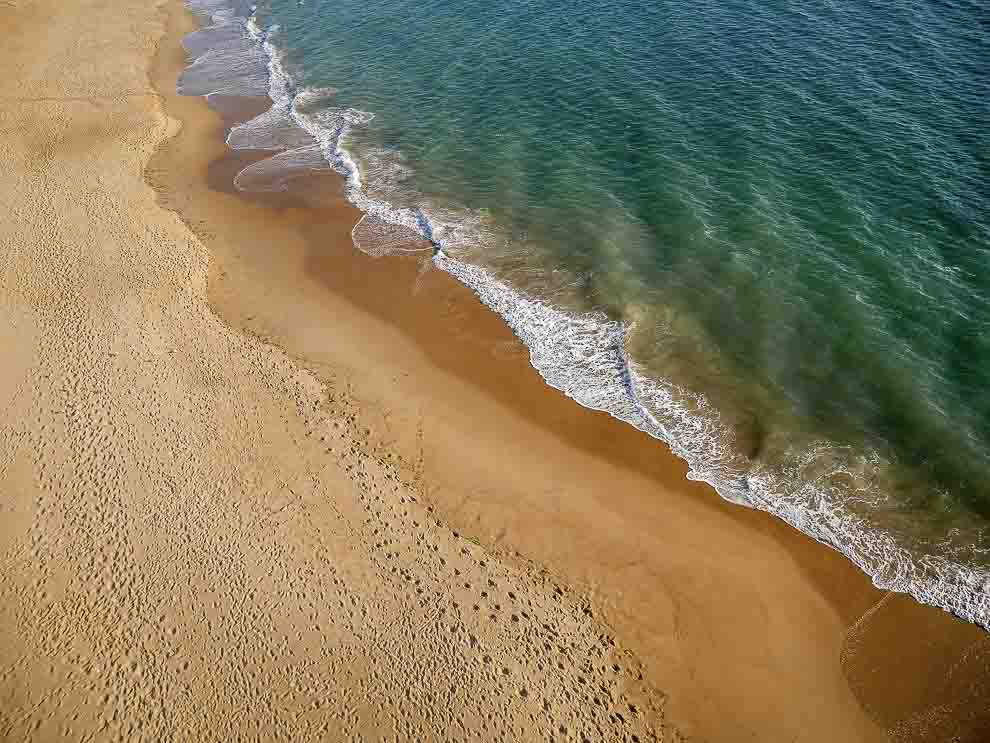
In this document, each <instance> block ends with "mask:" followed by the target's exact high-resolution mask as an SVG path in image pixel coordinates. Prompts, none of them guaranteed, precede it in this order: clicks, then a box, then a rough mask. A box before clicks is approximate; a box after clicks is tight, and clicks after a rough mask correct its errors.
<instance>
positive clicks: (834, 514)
mask: <svg viewBox="0 0 990 743" xmlns="http://www.w3.org/2000/svg"><path fill="white" fill-rule="evenodd" d="M187 4H188V5H189V7H190V8H191V9H192V10H193V11H194V12H195V13H197V14H199V15H200V16H203V17H204V18H205V19H206V22H205V23H204V28H203V29H202V30H201V31H197V32H195V33H193V34H190V36H189V37H187V39H186V40H185V42H184V43H185V45H186V48H187V51H188V52H189V54H190V57H191V58H192V62H191V64H190V66H189V68H188V69H187V70H186V72H185V73H184V74H183V76H182V77H181V78H180V81H179V86H178V88H179V92H180V93H182V94H184V95H202V96H207V97H208V96H210V95H213V94H227V95H263V94H266V95H268V96H269V97H270V98H271V100H272V107H271V109H270V110H269V111H267V112H265V113H264V114H262V115H260V116H258V117H257V118H255V119H253V120H251V121H249V122H247V123H245V124H243V125H241V126H239V127H235V128H234V129H233V130H232V131H231V133H230V136H229V137H228V142H227V143H228V145H229V146H230V147H232V148H234V149H241V148H258V149H269V150H274V151H279V154H278V155H276V156H275V157H273V158H271V159H269V160H267V161H263V164H259V166H260V167H256V166H252V168H249V169H246V170H245V171H242V173H241V174H239V175H238V176H237V178H236V179H235V184H236V185H237V186H238V188H241V189H242V190H279V189H280V188H282V187H283V186H284V182H285V180H286V179H287V178H290V177H291V174H292V173H293V172H298V171H300V170H302V171H311V170H314V169H320V168H327V167H331V168H333V169H334V170H336V171H337V172H338V173H340V174H341V175H342V176H343V177H344V178H345V179H346V194H347V197H348V199H349V200H350V201H351V202H352V203H353V204H354V205H355V206H356V207H358V208H359V209H360V210H361V211H362V212H364V214H365V218H364V219H362V220H361V222H359V224H358V225H357V226H356V227H355V231H354V237H355V244H356V246H357V247H359V248H361V242H360V240H359V230H360V229H363V226H364V227H366V226H367V225H366V220H372V221H373V222H374V223H375V224H376V225H384V226H386V227H388V228H394V229H396V230H398V231H399V233H400V238H402V237H404V238H405V239H406V240H407V241H409V240H410V239H412V238H415V239H419V240H426V241H428V242H429V243H430V244H432V246H433V263H434V265H435V266H436V267H437V268H439V269H440V270H443V271H445V272H447V273H448V274H450V275H452V276H453V277H455V278H456V279H458V280H459V281H460V282H462V283H463V284H465V285H466V286H468V287H469V288H470V289H472V290H473V291H474V292H475V293H476V294H477V295H478V297H479V298H480V300H481V301H482V302H483V303H484V304H485V305H486V306H487V307H489V308H490V309H492V310H493V311H495V312H496V313H498V314H499V315H500V316H501V317H502V318H503V319H504V320H505V322H506V323H507V324H508V325H509V327H510V328H511V329H512V330H513V332H514V333H515V334H516V335H517V336H518V337H519V338H520V340H521V341H522V342H523V343H524V344H525V345H526V346H527V348H528V349H529V354H530V362H531V364H532V365H533V367H534V368H535V369H536V370H537V371H538V372H539V373H540V375H541V376H542V377H543V379H544V380H545V381H546V383H547V384H548V385H550V386H552V387H554V388H556V389H558V390H561V391H562V392H563V393H564V394H566V395H567V396H568V397H570V398H572V399H573V400H575V401H576V402H578V403H579V404H581V405H583V406H585V407H588V408H591V409H594V410H600V411H604V412H607V413H609V414H610V415H612V416H613V417H615V418H618V419H619V420H621V421H623V422H625V423H628V424H630V425H632V426H634V427H635V428H637V429H638V430H640V431H643V432H644V433H647V434H648V435H650V436H652V437H653V438H656V439H658V440H660V441H662V442H664V443H665V444H666V445H667V446H669V447H670V449H671V451H672V452H673V453H674V454H675V455H677V456H678V457H679V458H681V459H683V460H684V461H685V462H686V463H687V464H688V467H689V474H688V477H689V478H690V479H692V480H699V481H703V482H706V483H708V484H709V485H711V486H712V487H713V488H714V489H715V491H716V492H717V493H718V494H719V495H720V496H721V497H722V498H724V499H725V500H728V501H730V502H732V503H735V504H739V505H745V506H748V507H752V508H757V509H759V510H762V511H766V512H768V513H770V514H772V515H774V516H777V517H778V518H780V519H782V520H783V521H785V522H786V523H788V524H789V525H791V526H792V527H794V528H796V529H798V530H799V531H801V532H803V533H805V534H807V535H809V536H811V537H813V538H814V539H816V540H817V541H819V542H821V543H823V544H825V545H828V546H830V547H832V548H833V549H836V550H838V551H839V552H841V553H842V554H844V555H845V556H846V557H847V558H849V559H850V560H852V562H854V563H855V564H856V565H857V566H858V567H859V568H860V569H862V570H863V571H864V572H865V573H867V575H869V576H870V577H871V579H872V581H873V583H874V585H876V586H877V587H878V588H881V589H884V590H890V591H896V592H900V593H906V594H910V595H912V596H913V597H914V598H916V599H917V600H919V601H921V602H923V603H926V604H930V605H932V606H936V607H939V608H942V609H944V610H946V611H949V612H951V613H953V614H955V615H956V616H959V617H961V618H963V619H965V620H967V621H970V622H973V623H974V624H977V625H979V626H981V627H983V628H984V629H987V630H990V571H987V570H982V569H975V568H972V567H969V566H966V565H963V564H960V563H958V562H956V561H953V560H952V559H949V558H946V557H942V556H923V557H918V556H916V555H913V554H911V553H910V552H909V551H908V550H907V549H905V548H904V547H902V546H900V545H899V544H898V543H897V542H896V541H895V539H894V538H893V537H892V536H890V535H888V534H886V533H883V532H881V531H878V530H876V529H873V528H872V527H870V526H869V525H868V524H866V523H865V521H864V520H863V519H862V518H861V517H859V516H857V515H856V514H854V513H852V512H851V511H850V510H849V508H848V507H846V506H845V505H844V504H843V503H841V502H840V501H839V500H838V498H837V497H836V496H835V493H834V492H832V491H831V490H830V489H829V488H828V487H826V486H825V485H824V480H825V479H826V477H827V476H830V475H835V474H837V473H843V472H848V474H849V475H850V476H851V477H854V476H855V473H854V472H852V471H851V470H843V468H842V467H843V465H842V463H837V464H836V465H835V466H834V468H833V469H832V470H831V471H829V472H828V473H827V474H826V475H825V476H819V477H817V478H814V479H806V478H802V477H800V476H799V473H797V472H795V473H791V474H793V475H794V476H793V477H790V478H781V477H780V476H779V475H776V474H772V473H770V472H769V471H761V470H760V469H748V470H746V469H744V468H742V467H740V466H738V464H737V463H736V462H734V460H733V457H732V456H731V454H730V453H728V452H727V451H725V449H724V447H723V444H722V443H720V442H724V441H725V440H726V432H725V430H724V427H722V426H721V424H720V422H719V419H718V414H717V412H716V411H713V410H711V408H710V406H708V405H707V403H706V401H705V399H704V398H703V397H700V396H696V395H692V394H690V393H688V392H687V391H685V390H683V389H681V388H679V387H677V386H676V385H674V384H672V383H670V382H667V381H664V380H662V379H657V378H655V377H651V376H647V375H646V374H645V373H644V372H643V371H642V369H640V368H639V367H638V366H637V365H636V363H635V362H634V361H632V360H631V359H630V358H629V356H628V354H627V353H626V339H627V337H628V334H629V331H630V328H628V327H627V326H625V325H623V324H622V323H619V322H616V321H612V320H610V319H608V318H607V317H605V316H604V315H600V314H575V313H571V312H565V311H561V310H559V309H556V308H554V307H552V306H550V305H548V304H546V303H545V302H542V301H540V300H539V299H535V298H533V297H529V296H527V295H525V294H524V293H522V292H520V291H518V290H516V289H514V288H512V287H510V286H509V285H507V284H506V283H504V282H503V281H500V280H499V279H497V278H495V277H494V276H493V275H492V274H491V273H489V272H487V271H486V270H485V269H483V268H481V267H479V266H476V265H472V264H469V263H465V262H462V261H459V260H457V259H455V258H454V257H452V256H451V255H450V253H449V250H445V247H448V246H447V241H448V239H449V237H448V235H449V234H450V232H449V230H446V229H445V227H444V225H443V224H438V223H436V222H435V221H434V220H432V219H431V215H430V214H428V213H427V212H425V211H424V210H422V209H396V208H393V207H392V206H391V205H390V204H388V203H387V202H385V201H382V200H377V199H374V198H371V197H369V196H368V194H367V189H366V188H365V184H364V183H363V181H362V175H361V172H360V169H359V168H358V166H357V164H356V162H355V159H354V158H353V157H352V156H351V154H350V153H349V152H348V150H347V148H346V142H345V140H346V137H347V134H348V132H349V131H351V130H352V129H353V128H354V127H356V126H361V125H362V124H365V123H367V122H368V121H370V120H371V117H372V115H371V114H368V113H365V112H361V111H356V110H354V109H342V108H331V107H326V108H323V109H318V108H317V107H316V106H314V105H313V103H314V102H315V101H320V100H328V99H332V96H333V91H330V90H312V89H298V88H297V87H296V86H295V85H294V83H293V80H292V79H291V77H290V76H289V74H288V73H287V72H286V70H285V68H284V66H283V64H282V61H281V56H280V52H279V50H278V49H277V48H276V47H275V46H274V45H273V43H272V41H271V36H270V32H271V29H268V30H263V29H261V28H260V27H259V26H258V23H257V21H256V18H255V16H254V15H253V8H244V7H241V8H237V7H235V6H234V0H187ZM249 171H250V172H249ZM396 242H401V239H400V240H397V241H396ZM816 454H817V453H816V452H814V451H811V452H807V453H806V455H805V457H806V463H808V464H810V463H811V462H812V461H813V460H814V459H815V457H816ZM801 474H803V473H801Z"/></svg>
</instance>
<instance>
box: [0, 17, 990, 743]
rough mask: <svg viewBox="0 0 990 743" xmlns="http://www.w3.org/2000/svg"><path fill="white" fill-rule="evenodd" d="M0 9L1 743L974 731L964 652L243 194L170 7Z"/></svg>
mask: <svg viewBox="0 0 990 743" xmlns="http://www.w3.org/2000/svg"><path fill="white" fill-rule="evenodd" d="M56 9H57V10H56ZM0 18H2V19H3V20H4V21H5V23H10V24H14V26H15V27H16V28H17V30H18V31H19V32H20V34H21V38H23V39H24V42H23V43H22V44H21V45H19V46H18V47H17V49H15V51H14V54H13V55H12V59H13V60H14V66H15V69H16V70H18V71H23V72H24V74H23V75H22V76H21V85H20V86H18V89H16V90H14V89H9V90H5V91H4V93H3V97H4V100H3V101H0V112H2V118H0V121H2V122H3V124H4V129H5V138H6V143H5V145H3V146H4V147H5V149H6V151H5V154H6V155H8V157H5V158H4V160H5V162H10V163H11V164H12V165H11V168H10V172H11V173H13V174H15V175H16V176H17V177H15V178H11V177H9V176H8V177H7V178H5V179H4V180H2V181H0V189H3V193H4V202H5V203H10V204H13V205H14V211H13V213H14V214H15V219H14V220H13V221H12V223H11V224H8V225H6V226H5V227H3V228H0V238H2V241H3V243H4V246H5V247H10V246H18V247H19V249H18V250H13V251H12V252H8V255H12V256H13V257H11V258H8V261H9V263H8V265H9V266H11V268H10V269H9V270H8V271H6V272H5V273H4V274H3V277H4V282H5V284H4V290H5V291H4V296H5V297H8V298H9V299H8V300H7V302H6V303H5V304H4V305H3V312H2V315H0V316H2V318H3V319H4V321H5V322H4V324H3V326H2V327H3V334H4V336H5V337H8V336H9V337H10V339H11V342H10V346H11V347H15V348H17V349H19V351H18V353H16V354H14V355H13V356H12V360H11V362H9V363H8V365H7V368H6V369H5V370H4V376H3V377H2V378H0V392H2V397H0V402H2V403H3V407H0V409H2V410H5V411H6V412H5V413H4V417H3V419H2V421H0V422H2V424H3V429H2V433H3V441H4V442H5V446H4V449H3V450H4V451H7V452H10V453H11V454H10V456H8V458H7V459H6V460H4V461H3V465H4V466H3V468H0V477H3V478H4V481H5V482H6V483H7V486H8V487H7V488H6V489H5V490H6V491H7V492H10V493H15V494H16V497H13V498H11V499H9V501H8V503H7V504H6V505H7V510H8V512H9V513H10V514H11V515H12V516H11V518H9V519H7V520H6V523H7V528H6V530H5V532H4V534H5V536H4V541H3V547H4V554H5V560H6V562H7V567H8V568H9V569H8V570H7V571H6V573H5V574H6V575H7V576H8V577H7V578H5V579H4V580H3V581H2V583H0V599H2V605H3V607H4V609H3V611H4V612H5V618H4V623H3V625H2V626H3V630H2V633H0V661H2V668H3V672H2V674H0V695H2V696H0V699H3V700H4V703H3V704H2V705H0V710H2V711H0V733H2V735H3V736H5V737H10V738H12V739H23V738H26V737H29V736H30V734H31V733H32V730H35V736H36V737H37V738H38V739H50V738H51V737H53V736H54V735H55V734H56V733H57V732H63V733H64V728H71V731H72V734H71V735H67V737H70V738H72V737H79V738H82V737H86V736H96V737H97V738H100V737H110V736H109V733H111V732H116V733H121V734H122V735H124V737H141V736H142V735H144V736H146V737H151V738H158V739H160V738H161V737H162V736H163V735H168V736H173V737H181V738H186V739H189V738H192V739H199V738H221V737H229V736H231V735H237V734H244V735H260V737H263V738H270V737H277V736H283V737H291V738H293V739H303V738H311V737H314V738H315V737H322V738H323V739H327V738H328V737H329V739H342V738H343V737H344V736H345V735H346V734H357V735H360V736H364V738H363V739H373V738H374V739H378V737H380V736H381V735H391V736H397V737H398V738H400V739H412V738H415V737H416V736H420V737H422V738H424V739H431V740H450V739H471V738H475V739H481V740H492V739H513V740H547V739H550V736H554V737H555V739H561V740H567V739H572V740H580V739H581V736H582V735H585V736H587V737H588V739H591V740H632V739H633V738H632V735H633V734H636V735H638V736H640V739H644V740H646V739H650V738H651V737H654V738H656V739H668V740H674V739H677V737H678V736H679V735H681V734H683V735H685V736H686V737H689V738H691V739H695V740H711V741H743V740H760V741H791V740H799V741H883V740H893V741H928V740H931V741H942V740H951V739H953V736H956V737H957V739H958V740H963V741H974V742H976V741H980V740H983V739H984V737H983V736H984V735H985V733H986V732H987V730H990V721H988V720H987V708H988V704H987V700H988V699H990V689H988V688H987V681H986V680H987V678H990V672H988V663H990V660H988V659H990V644H988V642H987V636H986V634H985V633H983V632H982V631H980V630H978V629H976V628H974V627H971V626H969V625H965V624H963V623H961V622H958V621H957V620H955V619H953V618H951V617H949V616H948V615H946V614H944V613H942V612H939V611H937V610H934V609H930V608H927V607H921V606H919V605H917V604H915V603H914V602H913V601H911V600H910V599H906V598H904V597H896V596H895V597H887V596H885V595H884V594H882V593H880V592H878V591H877V590H876V589H874V588H873V587H872V586H871V585H870V584H869V581H868V580H867V579H866V577H865V576H863V575H862V574H861V573H859V572H858V571H857V570H856V569H855V568H854V567H853V566H852V565H851V564H849V563H848V562H847V561H846V560H845V559H844V558H842V557H841V556H840V555H838V554H837V553H835V552H833V551H831V550H829V549H827V548H824V547H822V546H821V545H818V544H817V543H815V542H814V541H812V540H810V539H808V538H806V537H804V536H802V535H800V534H798V533H796V532H794V531H793V530H790V529H789V528H787V527H785V526H784V525H783V524H781V523H779V522H777V521H775V520H774V519H772V518H770V517H768V516H766V515H765V514H761V513H756V512H752V511H748V510H745V509H741V508H738V507H733V506H730V505H728V504H726V503H724V502H723V501H721V500H720V499H718V497H717V496H716V495H715V494H714V493H713V492H712V491H711V489H710V488H708V487H707V486H704V485H701V484H698V483H691V482H689V481H687V480H686V479H685V467H684V465H683V463H681V462H680V461H679V460H677V459H676V458H674V457H673V456H671V455H670V453H669V452H668V451H666V450H665V449H664V448H663V447H661V446H660V445H659V444H658V443H657V442H655V441H653V440H651V439H649V438H648V437H646V436H645V435H643V434H640V433H638V432H636V431H634V430H633V429H631V428H629V427H628V426H625V425H623V424H620V423H618V422H617V421H614V420H613V419H611V418H609V417H608V416H606V415H604V414H601V413H595V412H592V411H588V410H585V409H583V408H580V407H579V406H578V405H576V404H575V403H573V402H572V401H571V400H569V399H567V398H566V397H564V396H563V395H562V394H560V393H558V392H556V391H554V390H552V389H549V388H547V387H546V386H545V385H544V384H543V382H542V380H541V379H540V377H539V375H538V374H537V373H536V372H535V371H534V370H533V369H532V368H531V367H530V366H529V365H528V363H527V358H526V353H525V349H523V348H522V347H521V345H520V344H519V343H518V342H517V341H516V340H515V339H514V338H513V337H512V335H511V333H510V332H509V331H508V329H507V328H506V327H505V326H504V324H503V323H502V322H501V320H500V319H499V318H498V317H496V316H495V315H493V314H492V313H490V312H488V311H487V310H486V309H485V308H484V307H483V306H481V304H480V303H479V302H478V301H477V299H476V298H475V297H473V295H471V293H470V292H469V291H467V290H466V289H465V288H464V287H462V286H460V285H459V284H457V283H456V282H454V281H453V279H451V278H450V277H449V276H448V275H446V274H444V273H442V272H439V271H437V270H434V269H432V267H431V265H430V263H429V262H428V261H424V260H422V259H418V258H415V257H413V258H383V259H372V258H369V257H367V256H364V255H361V254H359V253H357V252H356V251H355V250H354V249H353V248H352V246H351V243H350V229H351V227H352V225H353V224H354V223H355V222H356V221H357V219H358V218H359V217H360V215H359V214H358V213H357V212H355V211H354V210H353V208H352V207H351V206H350V205H349V204H347V203H346V202H345V201H343V199H342V198H341V197H340V188H341V183H340V179H339V178H337V177H335V176H314V177H312V178H309V179H307V180H306V181H305V182H298V183H297V184H296V186H297V188H296V190H295V193H294V194H287V195H284V196H281V197H278V198H245V197H243V196H242V195H238V194H236V193H234V191H233V189H232V187H231V185H230V181H231V178H232V177H233V175H234V174H236V172H237V171H238V170H239V168H240V167H241V166H243V164H244V158H257V157H261V156H262V154H261V153H246V154H243V155H238V156H237V158H236V159H237V162H235V161H234V160H232V159H231V157H230V156H229V154H228V153H227V151H226V148H225V147H224V145H223V131H224V121H223V119H222V118H221V117H220V116H219V115H218V114H217V113H216V112H215V111H213V110H211V109H210V108H209V107H208V106H207V105H206V104H205V102H204V101H203V100H201V99H189V98H181V97H179V96H176V95H175V94H174V88H175V80H176V76H177V74H178V73H179V71H180V70H181V68H182V65H183V64H184V55H183V53H182V50H181V48H180V46H179V39H180V38H181V35H182V34H183V33H185V32H187V31H189V30H191V29H192V28H193V20H192V18H191V17H190V16H189V15H188V14H187V13H185V12H184V11H183V10H182V8H181V7H180V5H179V3H177V2H172V1H170V2H165V3H162V4H161V7H160V8H159V9H152V8H147V7H144V6H143V5H141V4H136V3H135V4H128V5H126V7H125V8H124V9H123V10H122V9H121V8H118V7H114V8H109V7H106V6H103V5H101V4H99V3H96V2H73V3H60V4H58V5H56V4H54V3H52V4H48V3H44V2H36V3H18V4H15V5H14V6H9V7H8V6H3V7H0ZM111 19H113V20H114V21H116V22H117V23H116V25H115V24H114V23H112V22H111ZM32 34H34V36H32ZM39 38H41V39H47V43H48V44H50V45H51V47H50V48H49V47H46V46H45V45H44V44H39V43H38V41H37V39H39ZM69 38H72V39H81V40H83V41H85V42H87V43H81V42H77V43H75V44H68V43H66V42H65V40H66V39H69ZM32 39H34V41H32ZM97 40H98V41H99V43H95V42H96V41H97ZM159 42H160V43H159ZM107 47H111V48H112V49H113V50H114V55H116V56H108V55H107V52H106V49H107ZM109 59H113V60H114V61H113V64H112V65H110V64H109V62H108V60H109ZM42 60H46V61H45V62H44V63H42ZM47 60H55V61H54V62H52V61H47ZM128 65H129V66H130V67H129V66H128ZM131 68H133V70H132V71H131V72H130V73H129V72H128V70H129V69H131ZM67 71H70V72H71V74H69V75H67V74H66V72H67ZM149 74H150V77H151V83H152V85H153V88H152V87H150V86H149V84H148V81H147V79H146V76H147V75H149ZM128 75H132V76H133V77H128ZM49 76H51V77H49ZM15 77H17V76H16V75H15ZM25 80H26V81H27V82H26V84H25V83H24V81H25ZM56 80H57V82H55V81H56ZM11 82H12V81H10V80H8V81H7V83H6V85H7V86H8V88H9V87H10V85H11ZM73 84H75V87H73ZM53 89H54V91H53ZM94 90H95V93H94ZM155 90H157V91H159V92H160V94H161V98H160V99H159V97H158V96H156V95H155ZM8 101H10V102H8ZM15 101H16V102H15ZM230 103H232V104H235V105H234V106H233V108H230V109H229V110H228V111H227V113H228V115H230V116H236V115H238V114H240V115H244V114H246V113H247V109H248V108H252V107H253V108H257V106H258V105H259V102H258V101H241V102H237V101H232V102H230ZM32 132H33V133H32ZM142 177H143V179H144V180H145V181H146V182H147V183H148V184H150V185H151V186H152V187H153V189H154V191H152V190H150V189H148V188H146V187H145V186H144V184H143V183H142ZM49 193H55V194H57V196H58V198H57V199H52V198H50V197H47V196H46V194H49ZM173 212H174V213H173ZM176 215H178V217H181V221H180V220H179V219H178V218H177V216H176ZM108 287H109V289H108ZM211 310H212V313H215V314H211ZM8 401H9V402H8ZM6 444H9V446H8V445H6ZM14 516H16V518H15V517H14ZM905 648H910V652H905ZM630 705H632V706H630ZM232 710H236V712H233V713H232ZM633 710H635V711H633ZM36 724H37V725H39V727H38V728H36V729H35V727H34V726H35V725H36ZM562 729H563V730H562Z"/></svg>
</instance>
